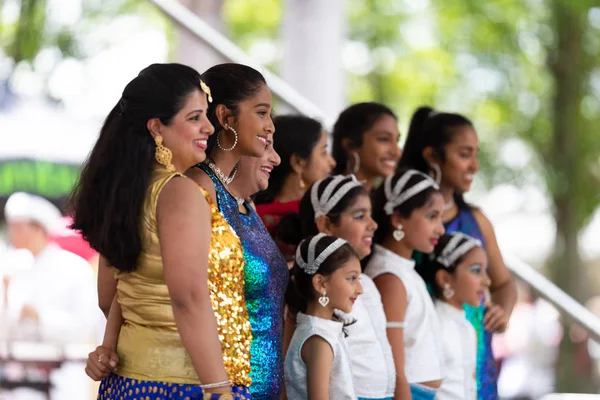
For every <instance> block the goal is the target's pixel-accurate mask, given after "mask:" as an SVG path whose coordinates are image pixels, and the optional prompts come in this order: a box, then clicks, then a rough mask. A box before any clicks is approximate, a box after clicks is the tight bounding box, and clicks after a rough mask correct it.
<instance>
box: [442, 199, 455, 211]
mask: <svg viewBox="0 0 600 400" xmlns="http://www.w3.org/2000/svg"><path fill="white" fill-rule="evenodd" d="M452 207H454V197H451V198H450V201H449V202H447V203H444V211H448V210H450V209H451V208H452Z"/></svg>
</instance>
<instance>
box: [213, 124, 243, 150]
mask: <svg viewBox="0 0 600 400" xmlns="http://www.w3.org/2000/svg"><path fill="white" fill-rule="evenodd" d="M225 129H227V130H230V131H231V132H233V134H234V135H235V139H234V141H233V146H231V147H228V148H225V147H223V145H221V140H220V137H221V132H223V131H220V132H219V133H218V134H217V146H219V148H220V149H221V150H223V151H231V150H233V149H235V146H237V142H238V134H237V132H236V131H235V129H233V128H232V127H231V126H229V125H227V124H225Z"/></svg>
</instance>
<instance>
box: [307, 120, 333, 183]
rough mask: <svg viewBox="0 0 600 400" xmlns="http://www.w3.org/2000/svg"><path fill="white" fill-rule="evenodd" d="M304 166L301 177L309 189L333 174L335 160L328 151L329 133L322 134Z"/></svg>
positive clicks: (323, 132)
mask: <svg viewBox="0 0 600 400" xmlns="http://www.w3.org/2000/svg"><path fill="white" fill-rule="evenodd" d="M302 164H303V165H302V171H301V176H302V179H303V180H304V182H305V184H306V186H307V187H308V186H310V185H312V184H313V183H315V182H316V181H318V180H320V179H323V178H325V177H327V176H329V174H331V170H332V169H333V168H334V167H335V160H334V159H333V157H331V154H329V152H328V150H327V132H325V131H322V132H321V137H320V138H319V141H318V142H317V143H316V144H315V147H313V149H312V150H311V153H310V157H309V159H307V160H302Z"/></svg>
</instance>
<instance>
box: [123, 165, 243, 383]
mask: <svg viewBox="0 0 600 400" xmlns="http://www.w3.org/2000/svg"><path fill="white" fill-rule="evenodd" d="M175 176H181V174H179V173H172V172H169V171H167V170H166V169H164V168H156V169H155V170H154V172H153V174H152V178H151V183H150V186H149V188H148V192H147V195H146V200H145V202H144V206H143V210H142V219H141V239H142V251H141V253H140V257H139V260H138V266H137V268H136V270H135V271H134V272H131V273H123V272H119V271H117V272H116V275H115V276H116V278H117V280H118V284H117V293H118V296H119V303H120V304H121V308H122V311H123V318H124V323H123V326H122V327H121V332H120V334H119V343H118V346H117V353H118V354H119V366H118V368H117V374H119V375H121V376H124V377H128V378H132V379H142V380H152V381H161V382H173V383H186V384H199V383H201V382H200V380H199V379H198V376H197V375H196V372H195V370H194V367H193V365H192V362H191V360H190V357H189V356H188V354H187V352H186V350H185V348H184V346H183V343H182V342H181V337H180V336H179V332H178V331H177V327H176V325H175V319H174V317H173V310H172V308H171V301H170V297H169V292H168V289H167V286H166V284H165V281H164V277H163V265H162V259H161V254H160V243H159V240H158V234H157V223H156V203H157V200H158V196H159V194H160V192H161V190H162V189H163V187H164V186H165V184H166V183H167V182H169V180H171V179H172V178H173V177H175ZM201 189H202V188H201ZM202 192H203V194H204V196H205V197H206V198H207V200H208V201H209V203H210V207H211V213H212V236H211V245H210V252H209V256H208V258H209V260H208V286H209V291H210V300H211V302H212V306H213V309H214V310H215V317H216V319H217V325H218V333H219V339H220V341H221V348H222V352H223V360H224V363H225V368H226V370H227V374H228V375H229V379H230V380H231V381H232V382H233V383H234V384H236V385H245V386H249V385H250V383H251V379H250V342H251V340H252V333H251V328H250V320H249V317H248V311H247V309H246V300H245V297H244V254H243V248H242V245H241V243H240V240H239V238H238V237H237V236H236V235H235V233H234V231H233V230H232V228H231V227H230V226H229V224H228V223H227V221H226V220H225V218H224V217H223V216H222V215H221V214H220V213H219V211H218V210H217V209H216V207H215V206H214V205H213V204H212V202H211V201H210V197H208V194H207V193H206V191H204V189H202ZM200 222H201V221H198V223H200ZM198 284H202V282H198ZM198 340H202V338H201V337H198ZM208 383H210V382H208Z"/></svg>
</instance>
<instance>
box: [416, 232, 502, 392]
mask: <svg viewBox="0 0 600 400" xmlns="http://www.w3.org/2000/svg"><path fill="white" fill-rule="evenodd" d="M487 263H488V261H487V256H486V254H485V251H484V250H483V247H482V245H481V241H479V240H477V239H474V238H472V237H470V236H467V235H465V234H464V233H460V232H455V233H451V234H447V235H444V236H442V237H441V238H440V241H439V243H438V244H437V246H436V247H435V249H434V251H433V253H431V254H429V255H427V256H425V260H424V262H423V264H422V268H420V272H421V275H422V276H423V279H424V280H425V282H427V283H428V284H429V285H430V288H431V289H432V291H433V292H434V293H435V297H436V300H435V310H436V313H437V316H438V318H439V321H440V327H441V329H442V332H443V334H442V339H443V348H444V367H445V371H446V377H445V378H444V382H442V386H440V389H439V390H438V392H437V394H436V397H435V398H436V399H439V400H476V399H477V381H476V372H477V333H476V332H475V328H473V325H471V323H470V322H469V321H468V320H467V319H466V318H465V310H464V308H463V307H464V305H465V304H468V305H470V306H472V307H479V305H480V304H481V302H482V301H483V298H484V296H485V291H486V289H487V288H488V287H489V285H490V278H489V277H488V275H487V272H486V270H487Z"/></svg>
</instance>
